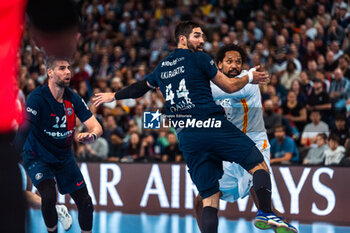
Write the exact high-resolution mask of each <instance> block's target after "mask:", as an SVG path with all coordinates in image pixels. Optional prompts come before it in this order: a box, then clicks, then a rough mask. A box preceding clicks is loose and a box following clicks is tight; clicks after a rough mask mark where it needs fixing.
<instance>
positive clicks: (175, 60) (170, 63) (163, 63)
mask: <svg viewBox="0 0 350 233" xmlns="http://www.w3.org/2000/svg"><path fill="white" fill-rule="evenodd" d="M183 60H185V58H184V57H179V58H175V59H174V60H172V61H163V62H162V65H161V67H163V66H174V65H176V64H177V63H178V62H180V61H183Z"/></svg>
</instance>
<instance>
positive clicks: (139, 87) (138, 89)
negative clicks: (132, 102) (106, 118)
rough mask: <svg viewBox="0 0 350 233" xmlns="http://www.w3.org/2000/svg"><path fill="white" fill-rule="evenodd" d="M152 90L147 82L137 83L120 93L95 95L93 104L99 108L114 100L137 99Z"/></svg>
mask: <svg viewBox="0 0 350 233" xmlns="http://www.w3.org/2000/svg"><path fill="white" fill-rule="evenodd" d="M151 89H152V87H151V85H150V84H149V83H148V82H147V81H146V80H142V81H138V82H135V83H133V84H131V85H129V86H127V87H125V88H123V89H122V90H120V91H118V92H107V93H97V94H95V97H93V98H92V102H93V104H94V105H96V107H97V106H99V105H101V104H103V103H109V102H112V101H114V100H122V99H130V98H132V99H136V98H139V97H141V96H143V95H144V94H146V92H147V91H149V90H151Z"/></svg>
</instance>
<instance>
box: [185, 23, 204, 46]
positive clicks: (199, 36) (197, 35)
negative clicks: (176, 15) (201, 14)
mask: <svg viewBox="0 0 350 233" xmlns="http://www.w3.org/2000/svg"><path fill="white" fill-rule="evenodd" d="M187 47H188V49H189V50H191V51H192V52H197V51H203V47H204V33H203V31H202V29H201V28H200V27H198V28H193V30H192V32H191V34H190V35H189V36H188V39H187Z"/></svg>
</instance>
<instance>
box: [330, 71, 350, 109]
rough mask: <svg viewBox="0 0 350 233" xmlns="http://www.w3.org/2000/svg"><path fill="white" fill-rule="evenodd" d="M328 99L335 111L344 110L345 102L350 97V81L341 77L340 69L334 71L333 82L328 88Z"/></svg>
mask: <svg viewBox="0 0 350 233" xmlns="http://www.w3.org/2000/svg"><path fill="white" fill-rule="evenodd" d="M329 97H330V99H331V101H332V103H333V106H334V108H335V110H336V111H341V110H343V109H344V108H345V102H346V100H347V98H349V97H350V81H349V80H348V79H346V78H344V76H343V71H342V70H341V69H340V68H337V69H335V71H334V80H333V81H332V83H331V86H330V88H329Z"/></svg>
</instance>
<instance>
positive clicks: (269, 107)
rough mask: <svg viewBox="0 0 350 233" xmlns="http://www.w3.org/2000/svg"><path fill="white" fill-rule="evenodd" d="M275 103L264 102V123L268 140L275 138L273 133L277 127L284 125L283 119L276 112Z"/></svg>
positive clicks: (270, 101)
mask: <svg viewBox="0 0 350 233" xmlns="http://www.w3.org/2000/svg"><path fill="white" fill-rule="evenodd" d="M273 109H274V107H273V102H272V100H270V99H268V100H265V101H264V115H263V117H264V122H265V128H266V133H267V136H268V138H269V139H270V140H271V139H272V138H273V136H274V135H273V133H274V129H275V126H276V125H282V117H281V115H280V114H278V113H275V112H274V110H273Z"/></svg>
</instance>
